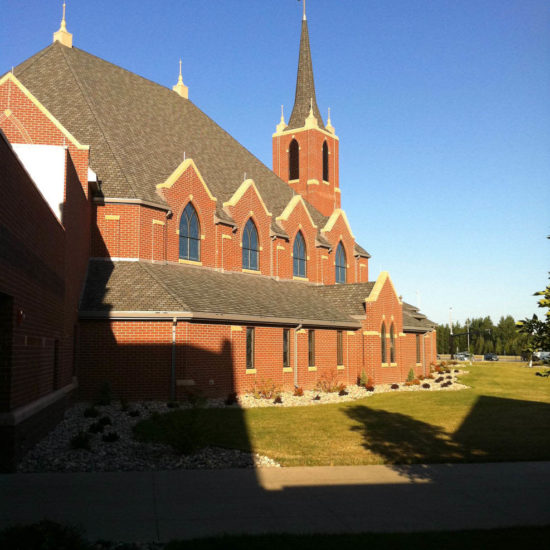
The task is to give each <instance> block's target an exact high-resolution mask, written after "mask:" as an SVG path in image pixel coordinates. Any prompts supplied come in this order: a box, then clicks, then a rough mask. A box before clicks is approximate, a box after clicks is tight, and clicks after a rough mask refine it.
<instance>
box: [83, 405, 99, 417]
mask: <svg viewBox="0 0 550 550" xmlns="http://www.w3.org/2000/svg"><path fill="white" fill-rule="evenodd" d="M83 414H84V416H85V417H86V418H96V417H97V416H99V411H98V410H97V409H96V408H95V407H88V408H87V409H84V413H83Z"/></svg>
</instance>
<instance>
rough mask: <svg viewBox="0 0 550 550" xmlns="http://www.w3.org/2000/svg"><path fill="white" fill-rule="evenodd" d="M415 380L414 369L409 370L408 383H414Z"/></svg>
mask: <svg viewBox="0 0 550 550" xmlns="http://www.w3.org/2000/svg"><path fill="white" fill-rule="evenodd" d="M413 380H414V369H412V368H411V369H410V370H409V374H408V375H407V382H412V381H413Z"/></svg>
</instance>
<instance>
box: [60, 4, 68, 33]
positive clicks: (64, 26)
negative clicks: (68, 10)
mask: <svg viewBox="0 0 550 550" xmlns="http://www.w3.org/2000/svg"><path fill="white" fill-rule="evenodd" d="M65 7H66V4H65V2H63V17H62V18H61V28H62V29H63V30H67V23H66V22H65Z"/></svg>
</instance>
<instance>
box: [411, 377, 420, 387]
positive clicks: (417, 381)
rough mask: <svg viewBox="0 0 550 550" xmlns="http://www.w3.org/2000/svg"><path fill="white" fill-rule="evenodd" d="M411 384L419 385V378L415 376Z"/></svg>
mask: <svg viewBox="0 0 550 550" xmlns="http://www.w3.org/2000/svg"><path fill="white" fill-rule="evenodd" d="M412 384H413V386H420V380H419V379H418V378H415V379H414V380H413V381H412Z"/></svg>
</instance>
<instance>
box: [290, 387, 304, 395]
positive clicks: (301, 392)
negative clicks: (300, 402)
mask: <svg viewBox="0 0 550 550" xmlns="http://www.w3.org/2000/svg"><path fill="white" fill-rule="evenodd" d="M293 395H294V397H303V395H304V390H303V389H302V388H300V387H299V386H298V387H297V388H294V394H293Z"/></svg>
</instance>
